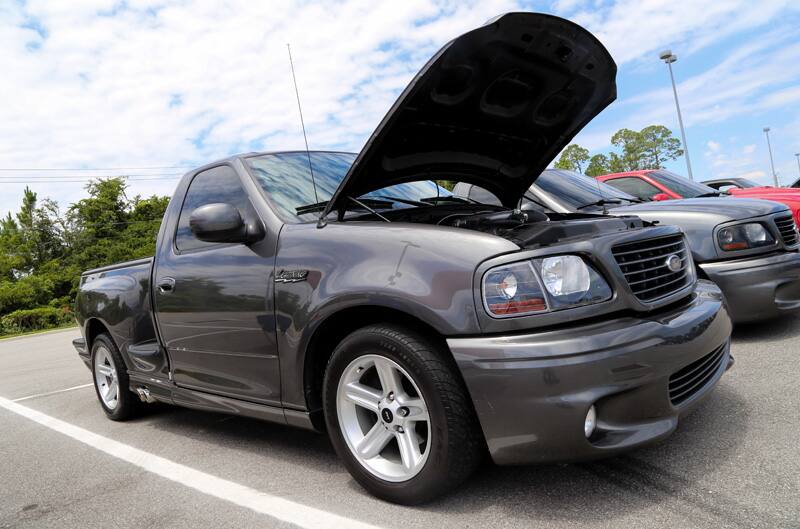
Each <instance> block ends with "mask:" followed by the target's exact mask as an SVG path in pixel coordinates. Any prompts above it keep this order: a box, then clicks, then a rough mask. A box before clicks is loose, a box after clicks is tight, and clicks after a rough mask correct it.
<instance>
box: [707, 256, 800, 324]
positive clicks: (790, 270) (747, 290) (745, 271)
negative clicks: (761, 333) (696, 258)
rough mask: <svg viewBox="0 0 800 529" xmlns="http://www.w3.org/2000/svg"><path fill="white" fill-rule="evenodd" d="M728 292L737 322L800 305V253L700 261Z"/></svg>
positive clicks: (709, 274)
mask: <svg viewBox="0 0 800 529" xmlns="http://www.w3.org/2000/svg"><path fill="white" fill-rule="evenodd" d="M700 268H701V269H702V270H703V272H705V273H706V275H707V276H708V278H709V279H711V280H712V281H713V282H715V283H716V284H717V285H718V286H719V287H720V288H721V289H722V293H723V294H725V299H726V300H727V302H728V311H729V312H730V315H731V318H732V319H733V321H734V322H736V323H744V322H749V321H758V320H763V319H767V318H773V317H775V316H779V315H781V314H784V313H787V312H791V311H795V310H798V309H800V253H798V252H784V253H779V254H774V255H770V256H768V257H759V258H748V259H737V260H735V261H721V262H718V263H705V264H701V265H700Z"/></svg>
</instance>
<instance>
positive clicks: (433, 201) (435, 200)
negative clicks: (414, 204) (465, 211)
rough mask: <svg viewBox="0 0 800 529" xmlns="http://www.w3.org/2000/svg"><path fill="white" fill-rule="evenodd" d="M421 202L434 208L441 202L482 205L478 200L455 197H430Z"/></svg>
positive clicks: (422, 199)
mask: <svg viewBox="0 0 800 529" xmlns="http://www.w3.org/2000/svg"><path fill="white" fill-rule="evenodd" d="M420 200H421V201H422V202H424V203H425V204H426V205H434V206H435V205H436V204H438V203H439V202H455V203H456V204H481V203H480V202H478V201H477V200H473V199H471V198H465V197H454V196H439V197H428V198H421V199H420ZM481 205H485V204H481Z"/></svg>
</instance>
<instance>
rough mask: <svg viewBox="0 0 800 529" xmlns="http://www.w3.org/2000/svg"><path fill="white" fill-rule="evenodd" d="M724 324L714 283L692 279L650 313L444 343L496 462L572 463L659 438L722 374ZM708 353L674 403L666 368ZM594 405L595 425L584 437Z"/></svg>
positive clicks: (673, 368)
mask: <svg viewBox="0 0 800 529" xmlns="http://www.w3.org/2000/svg"><path fill="white" fill-rule="evenodd" d="M731 328H732V326H731V321H730V318H729V317H728V314H727V312H726V309H725V304H724V302H723V298H722V294H721V293H720V291H719V289H718V288H717V287H716V286H715V285H714V284H712V283H710V282H708V281H700V282H699V284H698V288H697V290H696V291H695V293H694V294H692V296H691V297H690V299H689V300H687V301H686V302H685V303H682V304H681V305H680V306H678V307H675V308H672V309H670V310H667V311H665V312H662V313H658V314H651V315H642V316H639V317H621V318H618V319H615V320H612V321H604V322H600V323H589V324H584V325H582V326H574V327H565V328H563V329H559V330H553V331H548V332H541V333H533V334H525V335H512V336H489V337H479V338H451V339H448V340H447V343H448V345H449V347H450V350H451V351H452V353H453V355H454V357H455V360H456V362H457V364H458V366H459V368H460V369H461V372H462V374H463V376H464V380H465V382H466V385H467V388H468V390H469V393H470V395H471V396H472V400H473V403H474V405H475V410H476V412H477V414H478V419H479V420H480V424H481V427H482V429H483V433H484V436H485V438H486V442H487V444H488V447H489V452H490V453H491V455H492V458H493V459H494V461H495V462H496V463H498V464H518V463H539V462H552V461H577V460H583V459H592V458H597V457H603V456H608V455H613V454H615V453H618V452H621V451H624V450H628V449H630V448H633V447H636V446H640V445H643V444H646V443H649V442H653V441H656V440H659V439H662V438H664V437H666V436H668V435H669V434H670V433H671V432H672V431H673V430H674V429H675V428H676V426H677V424H678V418H679V417H680V416H681V415H682V414H684V413H686V412H688V411H689V410H690V409H691V408H693V407H694V406H695V405H696V404H697V403H698V402H700V401H701V400H702V399H703V397H705V396H706V395H707V394H708V393H709V391H710V390H711V389H712V388H713V387H714V386H715V385H716V383H717V381H718V380H719V378H720V377H721V376H722V374H723V373H724V372H725V369H726V368H727V366H728V363H729V358H730V352H729V338H730V334H731ZM714 351H717V352H721V355H720V354H718V355H717V356H716V357H715V358H718V361H717V362H715V363H714V364H713V367H710V368H709V369H708V370H706V374H705V375H704V376H703V377H702V378H701V379H700V380H704V381H705V382H703V383H702V384H701V385H700V387H697V388H695V391H694V392H693V393H691V394H690V396H688V397H684V398H685V400H682V401H681V402H680V403H678V404H673V403H672V402H671V398H670V389H669V383H670V376H671V375H673V374H676V373H677V372H678V371H680V370H681V369H683V368H685V367H686V366H689V365H690V364H692V363H694V362H697V361H698V360H700V359H702V358H703V357H705V356H707V355H709V354H710V353H713V352H714ZM593 404H594V405H595V408H596V410H597V428H596V430H595V433H594V434H592V436H591V437H590V438H589V439H586V437H585V435H584V431H583V425H584V419H585V417H586V413H587V411H588V410H589V407H590V406H592V405H593Z"/></svg>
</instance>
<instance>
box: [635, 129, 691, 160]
mask: <svg viewBox="0 0 800 529" xmlns="http://www.w3.org/2000/svg"><path fill="white" fill-rule="evenodd" d="M639 134H640V135H641V142H642V148H641V153H642V161H641V165H642V166H643V168H644V169H663V168H664V162H666V161H669V160H675V159H676V158H678V157H680V156H683V149H681V141H680V140H679V139H678V138H675V137H674V136H673V135H672V131H671V130H669V129H668V128H667V127H665V126H663V125H650V126H649V127H645V128H643V129H642V130H640V131H639Z"/></svg>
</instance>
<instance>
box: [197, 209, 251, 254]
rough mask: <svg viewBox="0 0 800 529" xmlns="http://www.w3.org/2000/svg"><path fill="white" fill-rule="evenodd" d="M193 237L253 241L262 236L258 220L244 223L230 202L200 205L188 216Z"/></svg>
mask: <svg viewBox="0 0 800 529" xmlns="http://www.w3.org/2000/svg"><path fill="white" fill-rule="evenodd" d="M189 227H190V228H191V230H192V233H194V235H195V237H197V238H198V239H200V240H201V241H205V242H238V243H245V244H249V243H253V242H256V241H258V240H260V239H262V238H263V237H264V228H263V227H262V226H261V223H260V222H254V223H245V221H244V219H242V214H241V213H240V212H239V210H238V209H236V208H235V207H233V206H231V205H230V204H223V203H215V204H206V205H205V206H200V207H199V208H197V209H196V210H194V211H192V214H191V215H190V216H189Z"/></svg>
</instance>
